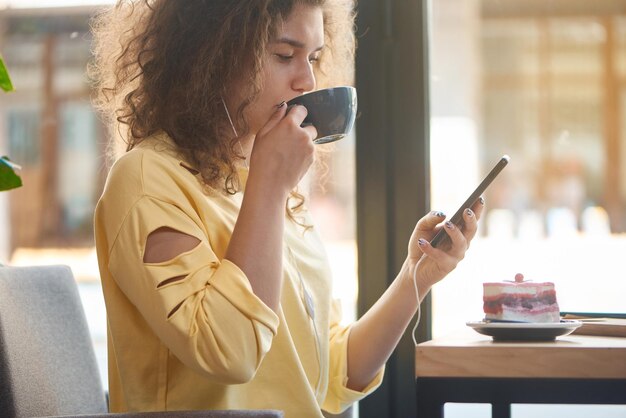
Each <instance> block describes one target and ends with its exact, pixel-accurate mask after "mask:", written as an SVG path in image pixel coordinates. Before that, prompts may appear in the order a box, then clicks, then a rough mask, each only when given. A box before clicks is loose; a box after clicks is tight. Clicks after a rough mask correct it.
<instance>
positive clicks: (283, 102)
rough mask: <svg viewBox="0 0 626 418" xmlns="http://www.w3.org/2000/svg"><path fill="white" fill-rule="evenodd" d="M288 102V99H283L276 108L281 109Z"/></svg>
mask: <svg viewBox="0 0 626 418" xmlns="http://www.w3.org/2000/svg"><path fill="white" fill-rule="evenodd" d="M286 103H287V102H286V101H284V100H283V101H282V102H280V103H279V104H277V105H276V109H280V108H281V107H283V106H284V105H285V104H286Z"/></svg>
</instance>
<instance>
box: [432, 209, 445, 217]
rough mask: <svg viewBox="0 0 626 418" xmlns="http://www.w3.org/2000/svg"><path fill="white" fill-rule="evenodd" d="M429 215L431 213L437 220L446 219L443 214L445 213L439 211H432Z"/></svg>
mask: <svg viewBox="0 0 626 418" xmlns="http://www.w3.org/2000/svg"><path fill="white" fill-rule="evenodd" d="M431 213H432V214H433V215H434V216H437V217H439V218H445V217H446V214H445V213H443V212H440V211H438V210H434V211H432V212H431Z"/></svg>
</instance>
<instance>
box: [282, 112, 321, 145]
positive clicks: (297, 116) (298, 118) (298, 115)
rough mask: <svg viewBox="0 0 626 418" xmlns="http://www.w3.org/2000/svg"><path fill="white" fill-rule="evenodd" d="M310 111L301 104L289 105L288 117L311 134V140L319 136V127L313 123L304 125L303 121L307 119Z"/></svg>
mask: <svg viewBox="0 0 626 418" xmlns="http://www.w3.org/2000/svg"><path fill="white" fill-rule="evenodd" d="M308 113H309V111H308V110H307V108H306V107H304V106H301V105H294V106H289V109H287V116H286V117H287V118H290V119H291V120H292V121H293V123H294V124H295V125H296V126H300V127H301V128H302V129H303V130H304V131H305V132H306V133H307V135H308V136H309V138H310V139H311V141H313V140H314V139H315V138H317V129H315V127H314V126H313V125H311V124H307V125H306V126H302V122H304V119H306V116H307V115H308Z"/></svg>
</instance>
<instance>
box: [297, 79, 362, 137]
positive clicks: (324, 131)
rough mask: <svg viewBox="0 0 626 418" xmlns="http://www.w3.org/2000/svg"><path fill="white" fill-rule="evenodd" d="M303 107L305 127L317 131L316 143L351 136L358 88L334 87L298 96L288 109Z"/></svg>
mask: <svg viewBox="0 0 626 418" xmlns="http://www.w3.org/2000/svg"><path fill="white" fill-rule="evenodd" d="M296 104H298V105H302V106H304V107H306V109H307V111H308V114H307V117H306V118H305V119H304V121H303V123H302V125H303V126H304V125H305V124H311V125H313V126H315V129H317V138H315V139H314V140H313V142H315V143H316V144H326V143H328V142H333V141H337V140H339V139H342V138H343V137H345V136H346V135H348V134H349V133H350V131H351V130H352V127H353V126H354V119H355V117H356V109H357V99H356V89H355V88H354V87H349V86H341V87H331V88H327V89H322V90H316V91H312V92H311V93H306V94H303V95H302V96H298V97H295V98H293V99H291V100H289V101H288V102H287V106H292V105H296Z"/></svg>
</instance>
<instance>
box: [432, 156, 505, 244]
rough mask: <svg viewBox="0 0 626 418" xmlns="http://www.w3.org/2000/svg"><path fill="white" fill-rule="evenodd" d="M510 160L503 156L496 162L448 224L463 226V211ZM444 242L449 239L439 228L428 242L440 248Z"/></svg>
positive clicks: (471, 204)
mask: <svg viewBox="0 0 626 418" xmlns="http://www.w3.org/2000/svg"><path fill="white" fill-rule="evenodd" d="M510 159H511V158H510V157H509V156H508V155H503V156H502V158H500V161H498V164H496V166H495V167H494V168H492V169H491V171H490V172H489V174H487V176H486V177H485V178H484V179H483V181H482V182H481V183H480V184H479V185H478V187H477V188H476V190H474V192H472V194H471V195H470V196H469V197H468V198H467V200H466V201H465V202H463V204H462V205H461V207H460V208H459V210H457V211H456V213H455V214H454V215H453V216H452V218H450V222H452V223H453V224H454V225H456V226H457V227H459V228H461V227H462V226H463V211H464V210H465V209H467V208H471V207H472V206H473V205H474V203H476V201H477V200H478V198H479V197H480V195H481V194H483V193H484V192H485V190H487V187H488V186H489V185H490V184H491V182H492V181H493V180H494V179H495V178H496V176H497V175H498V174H500V172H501V171H502V169H503V168H504V167H506V165H507V164H508V163H509V160H510ZM446 241H450V237H449V236H448V234H446V231H444V230H443V228H441V230H440V231H439V232H437V235H435V237H434V238H433V239H432V240H431V241H430V245H432V246H433V247H437V246H441V244H443V243H444V242H446Z"/></svg>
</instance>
